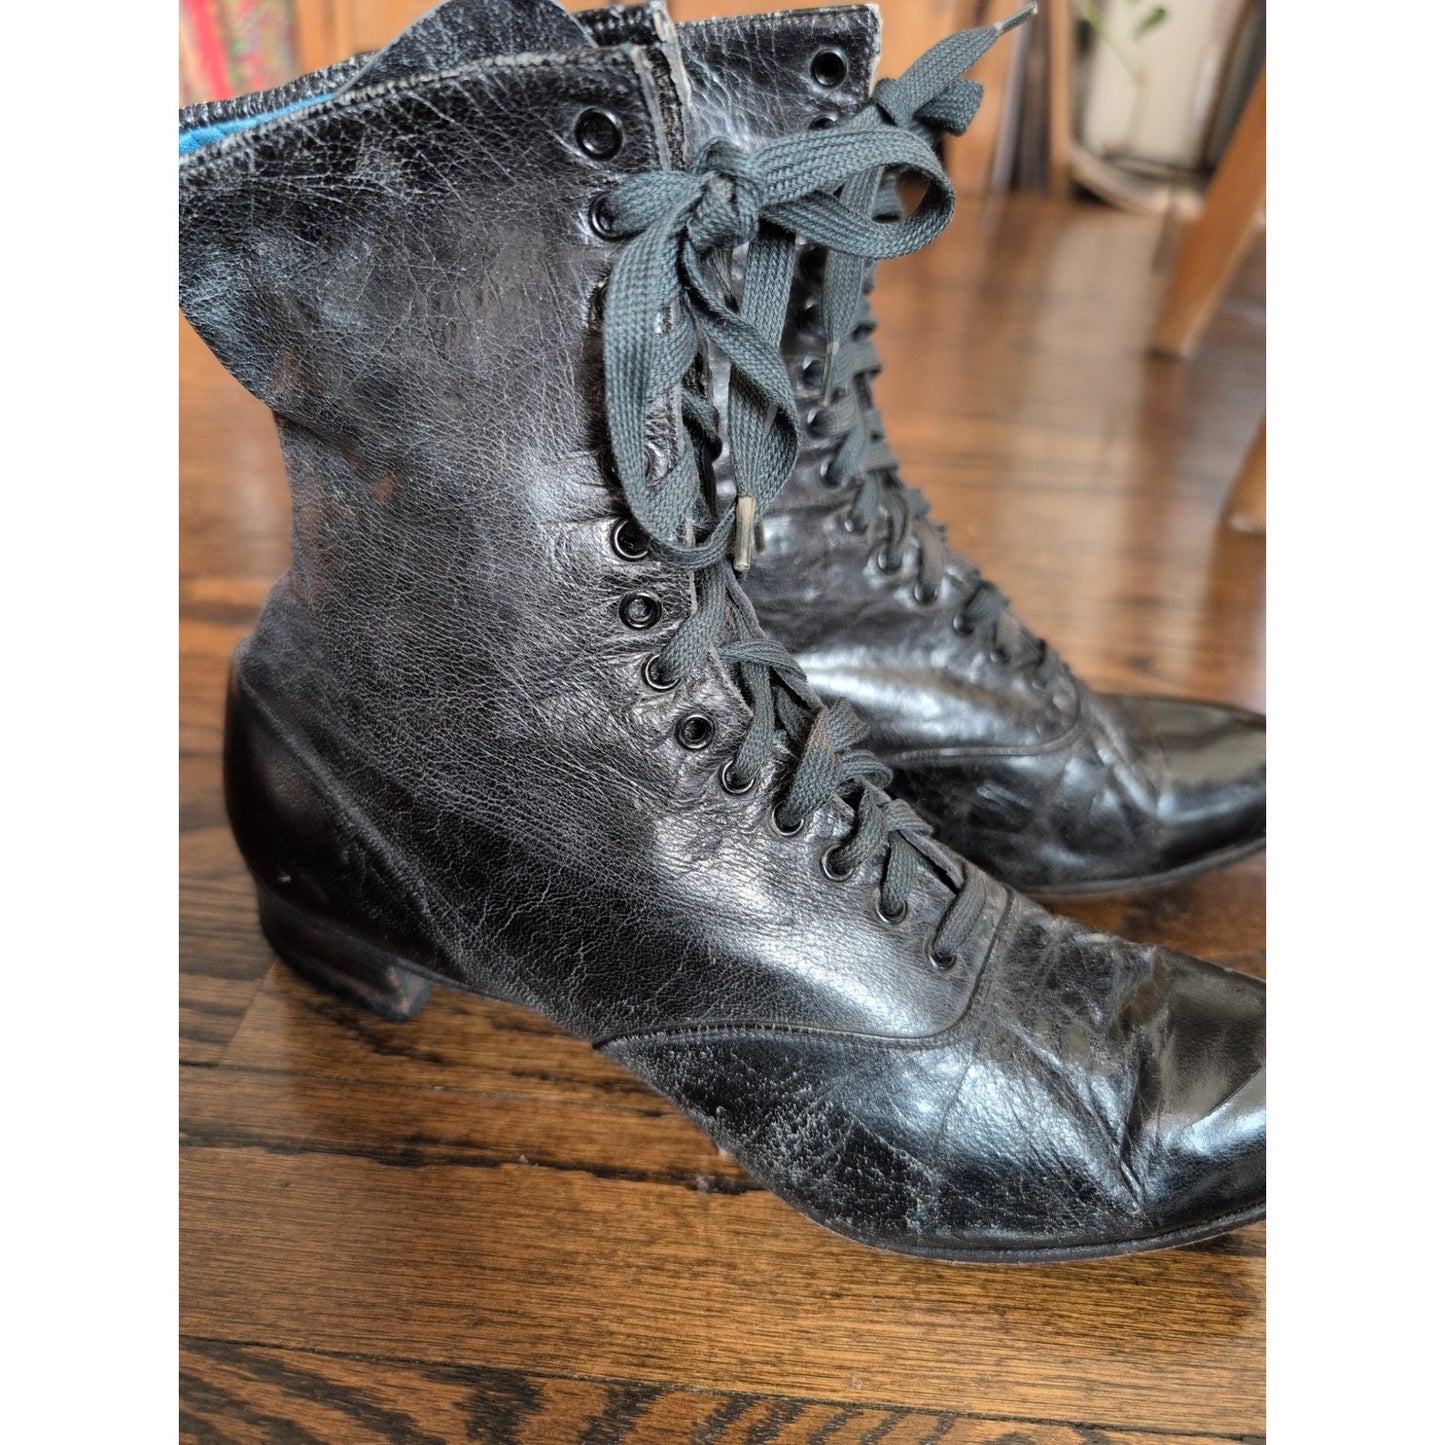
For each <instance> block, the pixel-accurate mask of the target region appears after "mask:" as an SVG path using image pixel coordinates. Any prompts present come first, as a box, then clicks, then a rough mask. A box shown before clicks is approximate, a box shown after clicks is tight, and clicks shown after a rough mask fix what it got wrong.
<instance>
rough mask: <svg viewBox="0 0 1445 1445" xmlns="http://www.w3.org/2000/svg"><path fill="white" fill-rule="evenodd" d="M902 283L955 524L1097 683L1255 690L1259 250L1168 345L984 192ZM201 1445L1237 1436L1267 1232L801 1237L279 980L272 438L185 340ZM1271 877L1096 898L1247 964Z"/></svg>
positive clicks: (1129, 917) (586, 1053) (1070, 237)
mask: <svg viewBox="0 0 1445 1445" xmlns="http://www.w3.org/2000/svg"><path fill="white" fill-rule="evenodd" d="M959 211H960V214H959V218H958V220H957V221H956V222H955V224H954V226H953V228H952V229H951V230H950V232H949V233H948V235H947V236H946V237H945V238H944V240H943V241H942V242H941V243H939V244H938V245H937V246H935V247H933V248H932V249H931V250H930V251H928V252H925V253H923V255H921V256H919V257H917V258H913V259H912V260H910V261H908V262H905V263H900V264H898V265H897V266H894V267H892V268H886V269H885V271H884V273H883V276H882V279H881V281H880V285H879V289H878V294H877V298H876V301H877V309H878V311H879V314H880V316H881V318H882V321H883V325H882V329H881V332H880V345H881V349H882V351H883V354H884V357H885V359H886V360H887V361H888V363H889V369H888V371H887V372H886V373H885V375H884V377H883V378H882V381H881V383H880V392H881V394H882V398H883V401H884V405H885V407H886V411H887V415H888V416H889V419H890V424H891V427H892V430H893V433H894V440H895V444H896V446H897V448H898V449H899V450H900V452H901V453H902V454H903V455H904V457H905V458H906V459H907V462H908V469H907V470H908V476H909V478H910V480H911V481H912V482H913V483H914V484H915V485H917V486H920V487H922V488H923V489H924V490H925V491H926V493H927V494H928V496H929V498H930V499H931V501H932V503H933V506H934V510H935V513H936V514H937V515H938V516H939V517H940V518H941V519H943V520H944V521H946V522H947V523H948V525H949V528H950V533H951V535H952V536H953V537H954V538H955V539H956V540H957V541H958V542H959V543H960V544H961V545H963V546H964V548H965V550H967V551H968V552H969V554H970V555H971V556H972V557H973V558H974V559H975V560H976V561H978V562H979V563H980V564H981V565H983V566H984V567H985V569H986V570H987V571H988V572H989V574H990V575H992V576H994V577H995V578H996V579H997V580H998V581H999V582H1000V583H1001V584H1002V585H1003V586H1004V587H1005V589H1006V590H1008V591H1009V592H1010V594H1011V595H1012V596H1013V597H1014V598H1015V601H1016V603H1017V604H1018V606H1019V608H1020V610H1021V612H1022V613H1023V614H1024V616H1025V617H1026V618H1028V619H1029V620H1030V621H1031V622H1032V623H1034V624H1035V625H1036V626H1037V627H1038V628H1039V629H1040V631H1042V632H1043V633H1044V634H1045V635H1047V636H1048V637H1050V638H1051V639H1052V640H1053V641H1054V642H1056V643H1057V644H1058V646H1059V647H1060V648H1061V650H1062V651H1063V652H1064V653H1065V655H1066V656H1067V657H1068V658H1069V660H1070V661H1071V663H1072V664H1073V665H1074V667H1075V668H1076V670H1078V671H1079V672H1080V673H1081V674H1082V675H1084V676H1086V677H1088V678H1089V679H1090V680H1091V681H1093V682H1095V683H1096V684H1098V685H1100V686H1104V687H1130V688H1135V689H1138V690H1142V691H1154V692H1178V693H1184V694H1190V695H1194V696H1201V697H1212V698H1218V699H1221V700H1225V701H1230V702H1236V703H1240V704H1244V705H1254V706H1262V705H1263V701H1264V657H1263V646H1264V644H1263V606H1264V544H1263V539H1261V538H1259V537H1251V536H1246V535H1242V534H1240V533H1237V532H1234V531H1232V530H1230V529H1228V528H1225V527H1222V526H1221V525H1220V524H1219V517H1220V512H1221V508H1222V505H1223V501H1224V498H1225V495H1226V494H1227V492H1228V488H1229V485H1230V482H1231V479H1232V477H1233V474H1234V471H1235V469H1236V468H1237V466H1238V460H1239V457H1240V456H1241V455H1242V454H1243V452H1244V450H1245V448H1246V447H1247V445H1248V442H1249V439H1250V436H1251V434H1252V432H1253V429H1254V427H1255V425H1256V424H1257V422H1258V417H1259V412H1260V409H1261V406H1262V398H1263V328H1262V324H1261V321H1262V297H1263V264H1262V256H1260V255H1258V254H1256V255H1254V256H1253V257H1251V259H1250V261H1249V263H1248V264H1247V265H1246V266H1245V267H1244V269H1243V271H1242V273H1241V275H1240V277H1239V278H1238V280H1237V281H1236V284H1235V287H1234V289H1233V291H1232V292H1231V294H1230V296H1229V298H1228V299H1227V301H1226V303H1225V305H1224V306H1223V308H1222V309H1221V311H1220V313H1219V315H1218V317H1217V319H1216V322H1215V324H1214V326H1213V327H1212V328H1211V330H1210V332H1209V333H1208V334H1207V335H1206V336H1205V338H1204V341H1203V343H1202V345H1201V347H1200V351H1199V354H1198V356H1197V358H1196V359H1195V361H1194V362H1192V363H1190V364H1188V365H1182V364H1180V363H1177V362H1169V361H1163V360H1160V359H1157V358H1154V359H1151V358H1149V357H1148V356H1147V342H1148V335H1149V327H1150V325H1151V322H1152V319H1153V315H1154V311H1155V309H1156V307H1157V303H1158V296H1159V291H1160V287H1161V280H1160V278H1159V276H1158V275H1157V274H1156V273H1154V272H1153V271H1152V270H1151V265H1152V262H1153V257H1154V251H1155V243H1156V240H1157V237H1156V234H1155V230H1154V228H1153V226H1152V225H1151V224H1150V223H1147V222H1144V221H1141V220H1139V219H1137V218H1133V217H1127V216H1120V215H1116V214H1114V213H1112V212H1108V211H1105V210H1102V209H1098V208H1090V207H1085V206H1075V207H1062V206H1054V205H1051V204H1048V203H1044V202H1041V201H1037V200H1035V199H1032V198H1009V199H1007V200H1000V201H991V202H987V203H978V202H975V203H969V202H961V203H960V207H959ZM181 371H182V398H181V418H182V437H181V499H182V502H181V515H182V547H181V608H182V617H181V654H182V656H181V699H180V702H181V760H180V769H181V794H182V804H181V819H180V825H181V834H182V839H181V843H182V847H181V861H182V917H181V988H180V1003H181V1040H180V1043H181V1058H182V1068H181V1124H182V1160H181V1178H182V1205H181V1209H182V1215H181V1218H182V1302H181V1306H182V1329H183V1332H184V1339H183V1354H182V1381H181V1412H182V1419H181V1423H182V1435H183V1436H184V1437H185V1438H187V1439H192V1440H225V1441H253V1440H254V1441H262V1440H266V1441H270V1440H297V1441H311V1440H324V1441H328V1442H329V1441H350V1440H401V1441H412V1440H464V1439H477V1440H498V1441H500V1440H521V1441H545V1442H552V1441H558V1442H566V1441H574V1440H575V1441H582V1440H589V1441H606V1440H627V1441H652V1440H656V1441H673V1440H683V1441H687V1440H697V1441H712V1440H724V1441H740V1442H741V1441H773V1440H777V1441H789V1442H791V1441H797V1442H802V1441H815V1440H816V1441H823V1440H827V1441H857V1442H862V1441H888V1442H894V1445H898V1442H922V1441H948V1442H954V1445H1005V1442H1007V1445H1015V1442H1038V1445H1164V1442H1165V1441H1168V1442H1170V1445H1206V1442H1210V1445H1216V1442H1220V1441H1223V1440H1233V1441H1239V1440H1244V1439H1251V1440H1252V1439H1255V1438H1257V1437H1260V1436H1261V1435H1262V1431H1263V1428H1264V1392H1263V1361H1264V1335H1263V1330H1264V1258H1263V1255H1264V1239H1265V1231H1264V1228H1263V1226H1258V1227H1256V1228H1254V1229H1250V1230H1245V1231H1242V1232H1240V1233H1238V1234H1236V1235H1233V1236H1230V1237H1228V1238H1227V1239H1224V1240H1219V1241H1212V1242H1210V1243H1208V1244H1205V1245H1201V1246H1197V1247H1195V1248H1193V1249H1188V1250H1180V1251H1175V1252H1171V1253H1165V1254H1161V1255H1154V1256H1146V1257H1143V1258H1137V1259H1129V1260H1119V1261H1105V1262H1099V1263H1094V1264H1089V1265H1079V1266H1070V1267H1065V1268H1056V1269H1004V1268H968V1267H949V1266H946V1265H938V1264H930V1263H925V1262H921V1261H912V1260H905V1259H899V1258H896V1257H890V1256H885V1255H881V1254H877V1253H875V1252H872V1251H868V1250H865V1249H862V1248H860V1247H858V1246H855V1245H852V1244H849V1243H847V1242H845V1241H843V1240H841V1239H837V1238H835V1237H833V1236H831V1235H829V1234H827V1233H825V1232H824V1231H822V1230H819V1229H818V1228H817V1227H816V1226H814V1225H812V1224H809V1223H808V1222H807V1221H805V1220H803V1219H802V1218H801V1217H800V1216H798V1215H796V1214H794V1213H793V1212H792V1211H790V1210H789V1209H787V1208H786V1207H785V1206H784V1205H782V1204H781V1203H779V1202H778V1201H777V1200H776V1199H774V1198H773V1197H772V1196H771V1195H770V1194H768V1193H766V1192H765V1191H762V1190H760V1189H758V1188H757V1187H756V1186H754V1185H753V1184H752V1183H751V1181H749V1180H748V1179H747V1177H746V1176H745V1175H744V1174H743V1173H742V1172H741V1170H739V1169H738V1167H737V1166H736V1165H735V1164H734V1163H733V1162H732V1161H731V1160H730V1159H728V1158H727V1157H726V1156H725V1155H723V1154H720V1153H719V1152H718V1151H717V1149H716V1148H714V1147H713V1145H712V1144H710V1143H709V1142H708V1140H706V1139H705V1138H704V1137H703V1136H702V1135H701V1134H700V1133H698V1132H697V1131H696V1130H695V1129H694V1128H693V1127H692V1126H691V1125H690V1124H688V1123H686V1122H685V1121H684V1120H682V1119H681V1118H679V1117H678V1116H677V1115H676V1114H674V1113H673V1112H672V1111H671V1110H670V1109H669V1108H668V1107H667V1106H666V1105H665V1104H663V1103H662V1101H660V1100H659V1099H657V1098H656V1097H655V1096H654V1095H652V1094H651V1093H650V1092H649V1091H648V1090H647V1089H645V1088H644V1087H643V1086H642V1085H641V1084H639V1083H637V1082H636V1081H635V1080H634V1079H632V1078H631V1077H630V1076H629V1075H627V1074H625V1073H623V1072H622V1071H621V1070H619V1069H617V1068H615V1067H614V1066H612V1065H611V1064H609V1063H607V1062H606V1061H605V1060H602V1059H599V1058H597V1057H596V1056H595V1055H594V1054H593V1053H592V1052H591V1051H590V1050H589V1049H588V1048H586V1047H585V1046H584V1045H582V1044H580V1043H578V1042H577V1041H576V1040H572V1039H569V1038H566V1037H565V1036H563V1035H561V1034H560V1033H558V1032H557V1031H556V1030H555V1029H553V1028H552V1027H551V1026H550V1025H548V1024H547V1023H546V1022H545V1021H542V1020H540V1019H537V1018H535V1017H534V1016H531V1015H528V1014H526V1013H524V1012H522V1011H520V1010H518V1009H514V1008H510V1007H508V1006H505V1005H502V1004H494V1003H489V1002H486V1001H483V1000H478V999H470V998H465V997H462V996H460V995H457V994H454V993H449V992H446V991H439V992H438V993H437V994H435V995H434V997H433V1000H432V1002H431V1003H430V1004H429V1005H428V1006H427V1008H426V1009H425V1010H424V1011H423V1012H422V1013H421V1015H420V1016H419V1017H418V1018H417V1019H415V1020H414V1021H412V1022H411V1023H410V1024H388V1023H384V1022H382V1021H380V1020H377V1019H375V1018H371V1017H364V1016H362V1015H359V1014H357V1013H355V1012H354V1011H352V1010H350V1009H348V1008H346V1007H345V1006H343V1005H341V1004H339V1003H337V1002H335V1001H334V1000H331V999H329V998H326V997H323V996H322V995H319V994H317V993H315V992H314V991H312V990H311V989H309V988H308V987H307V986H306V985H304V984H302V983H301V982H300V981H298V980H296V979H295V978H293V977H292V976H290V975H289V974H288V973H287V972H286V971H285V970H284V969H282V968H280V966H279V965H275V964H274V963H273V961H272V958H271V954H270V952H269V950H268V949H267V947H266V945H265V943H264V942H263V940H262V939H261V937H260V935H259V933H258V931H257V929H256V926H255V919H254V904H253V900H252V896H251V893H250V888H249V884H248V882H247V880H246V877H245V872H244V869H243V867H242V865H241V863H240V859H239V857H238V856H237V854H236V851H235V846H234V844H233V843H232V841H231V838H230V834H229V832H228V830H227V828H226V824H225V817H224V808H223V805H222V802H221V795H220V765H219V748H220V719H221V705H222V698H223V692H224V685H225V670H226V660H227V657H228V656H229V653H230V651H231V649H232V647H234V645H235V643H236V642H237V640H239V638H240V637H241V636H243V635H244V633H245V631H246V629H247V628H248V627H249V625H250V623H251V620H252V619H253V617H254V615H255V612H256V609H257V608H258V607H259V606H260V604H261V602H262V600H263V599H264V597H265V593H266V589H267V588H268V586H269V585H270V583H271V581H272V580H273V579H274V578H275V576H276V575H278V574H279V572H280V571H281V570H282V569H283V568H284V566H285V564H286V556H287V525H288V512H287V497H286V489H285V479H284V474H283V472H282V469H281V464H280V458H279V455H278V453H277V449H276V444H275V437H274V430H273V428H272V425H271V422H270V418H269V416H268V415H267V413H266V412H265V410H264V408H262V407H261V406H260V405H259V404H258V403H256V402H255V401H254V400H252V399H251V398H249V397H247V396H246V395H245V393H244V392H242V390H241V389H240V387H239V386H237V385H236V384H235V383H234V382H233V381H231V380H230V379H229V378H228V377H227V376H226V375H225V374H224V372H223V371H222V370H221V369H220V367H219V366H218V365H217V364H216V363H215V361H214V359H212V358H211V357H210V355H209V354H208V353H207V352H206V351H205V349H204V347H203V346H202V345H201V344H200V342H199V341H198V340H197V339H196V338H195V337H194V335H193V334H191V333H190V332H189V330H188V329H186V328H185V327H184V326H183V327H182V335H181ZM1264 880H1265V865H1264V860H1263V859H1262V858H1260V859H1255V860H1252V861H1250V862H1249V863H1246V864H1243V865H1240V866H1239V867H1237V868H1234V869H1230V870H1227V871H1226V872H1224V873H1222V874H1218V875H1215V876H1213V877H1209V878H1204V879H1200V880H1197V881H1195V882H1193V883H1190V884H1187V885H1183V886H1181V887H1178V888H1175V889H1172V890H1169V891H1167V892H1163V893H1158V894H1151V895H1140V896H1137V897H1132V898H1122V899H1100V900H1093V901H1090V902H1088V903H1080V904H1076V905H1072V906H1071V907H1070V908H1069V909H1068V911H1069V912H1071V913H1073V914H1075V915H1076V916H1078V917H1080V918H1082V919H1084V920H1085V921H1086V922H1089V923H1090V924H1092V925H1095V926H1098V927H1102V928H1109V929H1112V930H1115V931H1119V932H1122V933H1125V934H1126V935H1129V936H1132V937H1137V938H1142V939H1149V940H1154V941H1159V942H1162V943H1166V944H1169V945H1171V946H1174V947H1180V948H1185V949H1188V950H1190V951H1192V952H1195V953H1198V954H1201V955H1203V956H1205V957H1209V958H1213V959H1218V960H1220V961H1224V962H1229V963H1232V964H1234V965H1236V966H1239V967H1242V968H1246V969H1248V970H1250V971H1252V972H1256V973H1262V972H1263V965H1264Z"/></svg>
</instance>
